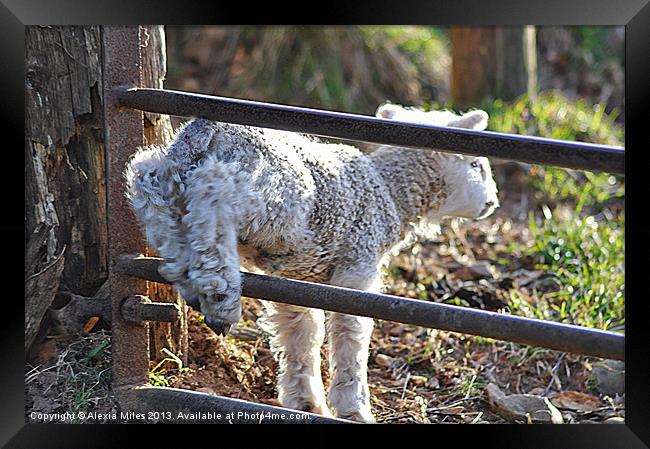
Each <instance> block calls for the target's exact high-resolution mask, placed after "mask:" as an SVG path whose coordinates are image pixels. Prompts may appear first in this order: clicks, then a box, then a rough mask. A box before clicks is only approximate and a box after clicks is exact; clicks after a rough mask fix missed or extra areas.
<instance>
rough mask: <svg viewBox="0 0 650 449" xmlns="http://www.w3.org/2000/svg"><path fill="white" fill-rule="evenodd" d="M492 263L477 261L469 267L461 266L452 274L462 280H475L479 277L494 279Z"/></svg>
mask: <svg viewBox="0 0 650 449" xmlns="http://www.w3.org/2000/svg"><path fill="white" fill-rule="evenodd" d="M490 268H492V267H491V265H490V264H489V263H487V262H482V263H477V264H474V265H472V266H469V267H463V268H460V269H458V270H456V271H454V272H453V273H452V276H453V277H454V278H456V279H460V280H461V281H475V280H478V279H492V278H493V277H494V276H493V274H492V271H491V269H490Z"/></svg>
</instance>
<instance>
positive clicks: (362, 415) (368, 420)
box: [337, 410, 377, 424]
mask: <svg viewBox="0 0 650 449" xmlns="http://www.w3.org/2000/svg"><path fill="white" fill-rule="evenodd" d="M337 417H338V418H341V419H347V420H348V421H355V422H358V423H364V424H376V423H377V420H375V417H374V416H373V415H372V412H370V411H367V410H359V411H356V412H354V413H351V414H349V415H338V416H337Z"/></svg>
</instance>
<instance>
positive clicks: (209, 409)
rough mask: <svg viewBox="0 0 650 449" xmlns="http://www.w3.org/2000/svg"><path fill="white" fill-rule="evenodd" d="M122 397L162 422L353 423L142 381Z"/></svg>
mask: <svg viewBox="0 0 650 449" xmlns="http://www.w3.org/2000/svg"><path fill="white" fill-rule="evenodd" d="M124 397H125V398H126V400H127V401H128V403H129V404H132V409H133V410H135V411H138V412H141V413H143V414H144V415H145V416H146V415H148V414H149V413H150V412H152V411H154V412H157V413H156V416H158V417H159V419H160V421H161V422H163V423H164V422H177V423H178V422H195V423H202V424H206V423H221V424H225V423H230V422H232V423H237V424H355V423H353V422H352V421H347V420H344V419H338V418H330V417H325V416H320V415H316V414H313V413H307V412H299V411H296V410H291V409H287V408H283V407H274V406H272V405H266V404H257V403H254V402H249V401H244V400H241V399H232V398H225V397H222V396H215V395H211V394H205V393H198V392H196V391H188V390H181V389H178V388H168V387H152V386H150V385H142V386H139V387H133V388H129V389H128V390H126V391H124ZM217 415H219V416H217Z"/></svg>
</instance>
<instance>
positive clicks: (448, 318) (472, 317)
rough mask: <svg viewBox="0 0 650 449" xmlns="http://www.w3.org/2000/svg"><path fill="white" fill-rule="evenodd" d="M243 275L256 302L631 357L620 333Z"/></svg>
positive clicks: (147, 273)
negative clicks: (626, 354)
mask: <svg viewBox="0 0 650 449" xmlns="http://www.w3.org/2000/svg"><path fill="white" fill-rule="evenodd" d="M162 260H163V259H159V258H153V257H136V258H134V257H123V258H122V259H121V261H120V263H119V269H120V270H122V272H123V273H125V274H129V275H131V276H135V277H138V278H141V279H146V280H149V281H154V282H161V283H167V284H168V283H169V282H168V281H167V280H165V279H164V278H163V277H162V276H161V275H160V273H158V266H159V265H160V263H161V262H162ZM242 276H243V289H242V290H243V292H242V294H243V295H244V296H249V297H252V298H259V299H265V300H268V301H276V302H281V303H286V304H293V305H297V306H304V307H314V308H318V309H323V310H330V311H332V312H340V313H347V314H350V315H360V316H368V317H372V318H379V319H382V320H390V321H397V322H400V323H406V324H415V325H418V326H422V327H429V328H434V329H443V330H447V331H453V332H461V333H465V334H472V335H480V336H482V337H488V338H494V339H497V340H504V341H511V342H514V343H521V344H527V345H532V346H541V347H544V348H549V349H555V350H559V351H566V352H572V353H576V354H584V355H591V356H596V357H603V358H608V359H616V360H624V359H625V336H624V335H623V334H619V333H616V332H608V331H601V330H597V329H590V328H585V327H581V326H574V325H570V324H563V323H556V322H552V321H544V320H536V319H531V318H524V317H519V316H514V315H506V314H502V313H495V312H488V311H484V310H476V309H470V308H467V307H459V306H452V305H448V304H438V303H433V302H427V301H420V300H415V299H408V298H401V297H399V296H392V295H383V294H379V293H370V292H365V291H360V290H353V289H348V288H341V287H334V286H331V285H323V284H315V283H311V282H304V281H296V280H291V279H283V278H276V277H271V276H262V275H257V274H252V273H242Z"/></svg>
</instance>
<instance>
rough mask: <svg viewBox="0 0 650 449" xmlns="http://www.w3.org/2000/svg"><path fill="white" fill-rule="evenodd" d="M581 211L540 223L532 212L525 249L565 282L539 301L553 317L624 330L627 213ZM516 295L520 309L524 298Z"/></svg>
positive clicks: (540, 314)
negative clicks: (610, 216)
mask: <svg viewBox="0 0 650 449" xmlns="http://www.w3.org/2000/svg"><path fill="white" fill-rule="evenodd" d="M579 205H580V203H579ZM579 215H580V210H579V209H576V213H575V216H574V217H572V218H571V219H568V220H558V219H555V218H553V217H551V218H550V219H545V220H544V222H543V224H541V225H538V224H537V223H536V221H535V218H534V216H533V214H532V213H531V214H530V224H529V228H530V230H531V231H532V234H533V241H532V242H531V243H530V245H529V247H528V248H527V253H528V254H529V255H531V256H533V257H534V258H535V259H536V260H537V262H538V263H537V265H536V267H535V268H537V269H543V270H548V271H551V272H554V273H555V274H556V275H557V277H558V279H559V281H560V283H561V284H562V286H563V287H562V289H561V290H560V291H557V292H553V293H546V294H538V295H537V298H536V299H537V300H538V301H535V303H537V304H546V307H548V309H550V310H551V311H552V312H551V316H554V317H555V319H557V320H559V321H563V322H570V323H575V324H580V325H584V326H589V327H596V328H600V329H611V328H622V327H624V325H625V270H624V263H625V256H624V253H625V243H624V242H625V238H624V226H625V218H624V215H622V214H621V215H620V216H618V217H616V219H615V220H611V221H609V220H602V221H596V220H595V219H594V217H593V216H591V215H590V216H586V217H582V218H580V217H579ZM518 299H520V298H513V303H514V304H515V308H519V309H520V310H521V309H523V307H524V306H523V304H525V303H526V301H520V300H519V301H518ZM546 307H543V306H539V307H534V309H536V310H530V309H529V310H527V311H526V312H527V314H528V313H531V312H532V313H533V314H534V315H535V316H537V317H539V318H548V316H547V314H546V313H545V311H544V309H545V308H546ZM548 309H547V310H546V312H548ZM521 311H523V310H521Z"/></svg>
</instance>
